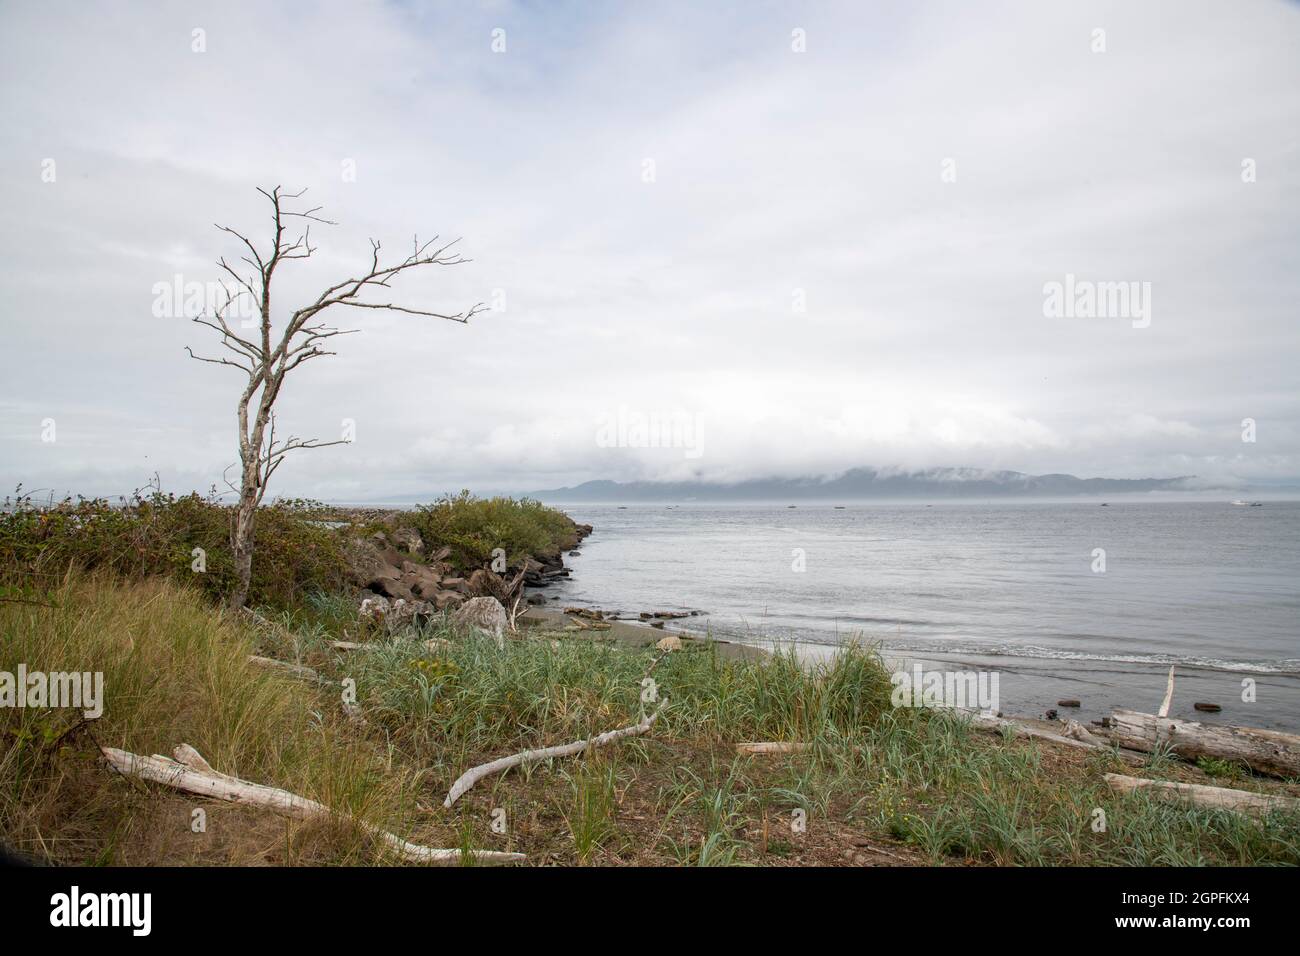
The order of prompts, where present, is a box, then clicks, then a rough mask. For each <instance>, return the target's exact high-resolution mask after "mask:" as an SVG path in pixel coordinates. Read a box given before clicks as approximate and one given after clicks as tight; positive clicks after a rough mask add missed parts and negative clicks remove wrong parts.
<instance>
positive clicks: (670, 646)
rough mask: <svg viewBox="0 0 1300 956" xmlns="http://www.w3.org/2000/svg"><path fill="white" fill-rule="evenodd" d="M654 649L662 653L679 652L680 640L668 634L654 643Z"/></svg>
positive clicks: (680, 647)
mask: <svg viewBox="0 0 1300 956" xmlns="http://www.w3.org/2000/svg"><path fill="white" fill-rule="evenodd" d="M655 647H657V648H659V650H661V651H664V652H665V653H666V652H668V651H680V650H681V649H682V639H681V638H680V637H677V636H676V635H675V634H669V635H668V636H667V637H661V638H659V640H657V641H655Z"/></svg>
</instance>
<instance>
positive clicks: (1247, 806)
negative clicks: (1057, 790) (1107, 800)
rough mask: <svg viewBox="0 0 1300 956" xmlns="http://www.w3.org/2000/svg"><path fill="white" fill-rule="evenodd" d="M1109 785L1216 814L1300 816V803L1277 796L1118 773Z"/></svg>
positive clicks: (1111, 775)
mask: <svg viewBox="0 0 1300 956" xmlns="http://www.w3.org/2000/svg"><path fill="white" fill-rule="evenodd" d="M1106 784H1107V786H1109V787H1110V788H1111V789H1112V790H1114V791H1116V792H1117V793H1136V792H1137V791H1139V790H1145V791H1147V792H1149V793H1153V794H1155V795H1157V796H1161V797H1167V798H1169V799H1171V800H1186V801H1188V802H1189V803H1192V804H1195V805H1196V806H1198V807H1211V808H1213V809H1216V810H1235V811H1236V812H1238V813H1268V812H1270V811H1273V810H1286V811H1289V812H1291V813H1297V812H1300V800H1297V799H1296V798H1295V797H1287V796H1281V795H1277V794H1267V793H1251V792H1250V791H1249V790H1229V789H1227V788H1226V787H1207V786H1205V785H1204V784H1199V783H1174V782H1173V781H1170V780H1147V779H1145V778H1143V777H1126V776H1124V775H1123V774H1118V773H1108V774H1106Z"/></svg>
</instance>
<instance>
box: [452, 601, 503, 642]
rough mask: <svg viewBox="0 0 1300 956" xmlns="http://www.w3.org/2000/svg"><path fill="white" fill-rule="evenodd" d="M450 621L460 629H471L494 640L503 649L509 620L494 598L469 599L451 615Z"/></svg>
mask: <svg viewBox="0 0 1300 956" xmlns="http://www.w3.org/2000/svg"><path fill="white" fill-rule="evenodd" d="M451 619H452V620H453V621H454V622H456V623H457V624H459V625H461V626H462V627H469V628H473V629H475V630H478V631H482V632H483V633H485V634H487V635H489V636H491V637H494V638H496V641H497V644H498V645H499V646H501V647H505V645H506V640H505V634H506V628H507V627H509V619H508V618H507V617H506V609H505V608H504V607H502V606H501V602H500V601H498V600H497V599H496V598H494V597H476V598H470V599H469V600H468V601H466V602H465V604H464V605H463V606H462V607H460V608H458V609H457V610H456V612H455V613H453V614H452V616H451Z"/></svg>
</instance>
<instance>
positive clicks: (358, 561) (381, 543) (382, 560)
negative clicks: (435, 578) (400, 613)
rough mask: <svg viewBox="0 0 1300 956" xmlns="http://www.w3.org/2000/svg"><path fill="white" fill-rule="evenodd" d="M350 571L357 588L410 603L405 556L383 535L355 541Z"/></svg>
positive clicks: (349, 554)
mask: <svg viewBox="0 0 1300 956" xmlns="http://www.w3.org/2000/svg"><path fill="white" fill-rule="evenodd" d="M347 560H348V570H349V573H350V576H351V578H352V582H353V583H354V584H356V585H357V586H358V587H362V588H368V589H370V590H371V591H374V592H376V593H377V594H381V595H383V596H385V597H388V598H405V599H407V600H411V599H413V598H414V597H415V595H414V594H413V593H412V592H411V587H410V582H408V581H403V579H402V564H403V563H404V562H405V561H406V559H405V558H403V557H402V555H401V554H400V553H399V552H398V551H397V550H396V549H395V548H393V547H392V545H390V544H389V543H388V539H387V538H385V537H384V534H383V532H380V533H378V534H375V535H372V536H371V537H370V538H368V539H363V538H354V539H353V540H352V542H351V544H350V545H349V547H348V551H347Z"/></svg>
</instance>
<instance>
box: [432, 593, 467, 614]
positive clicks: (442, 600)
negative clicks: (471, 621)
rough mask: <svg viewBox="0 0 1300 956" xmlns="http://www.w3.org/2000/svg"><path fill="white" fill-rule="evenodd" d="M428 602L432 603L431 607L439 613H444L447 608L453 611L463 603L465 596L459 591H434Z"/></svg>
mask: <svg viewBox="0 0 1300 956" xmlns="http://www.w3.org/2000/svg"><path fill="white" fill-rule="evenodd" d="M429 600H431V601H433V606H434V607H436V608H437V609H438V610H439V611H445V610H447V609H448V608H452V609H453V610H454V609H455V608H458V607H460V606H461V605H462V604H464V603H465V595H463V594H461V593H460V592H459V591H435V592H434V594H433V597H431V598H430V599H429Z"/></svg>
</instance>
